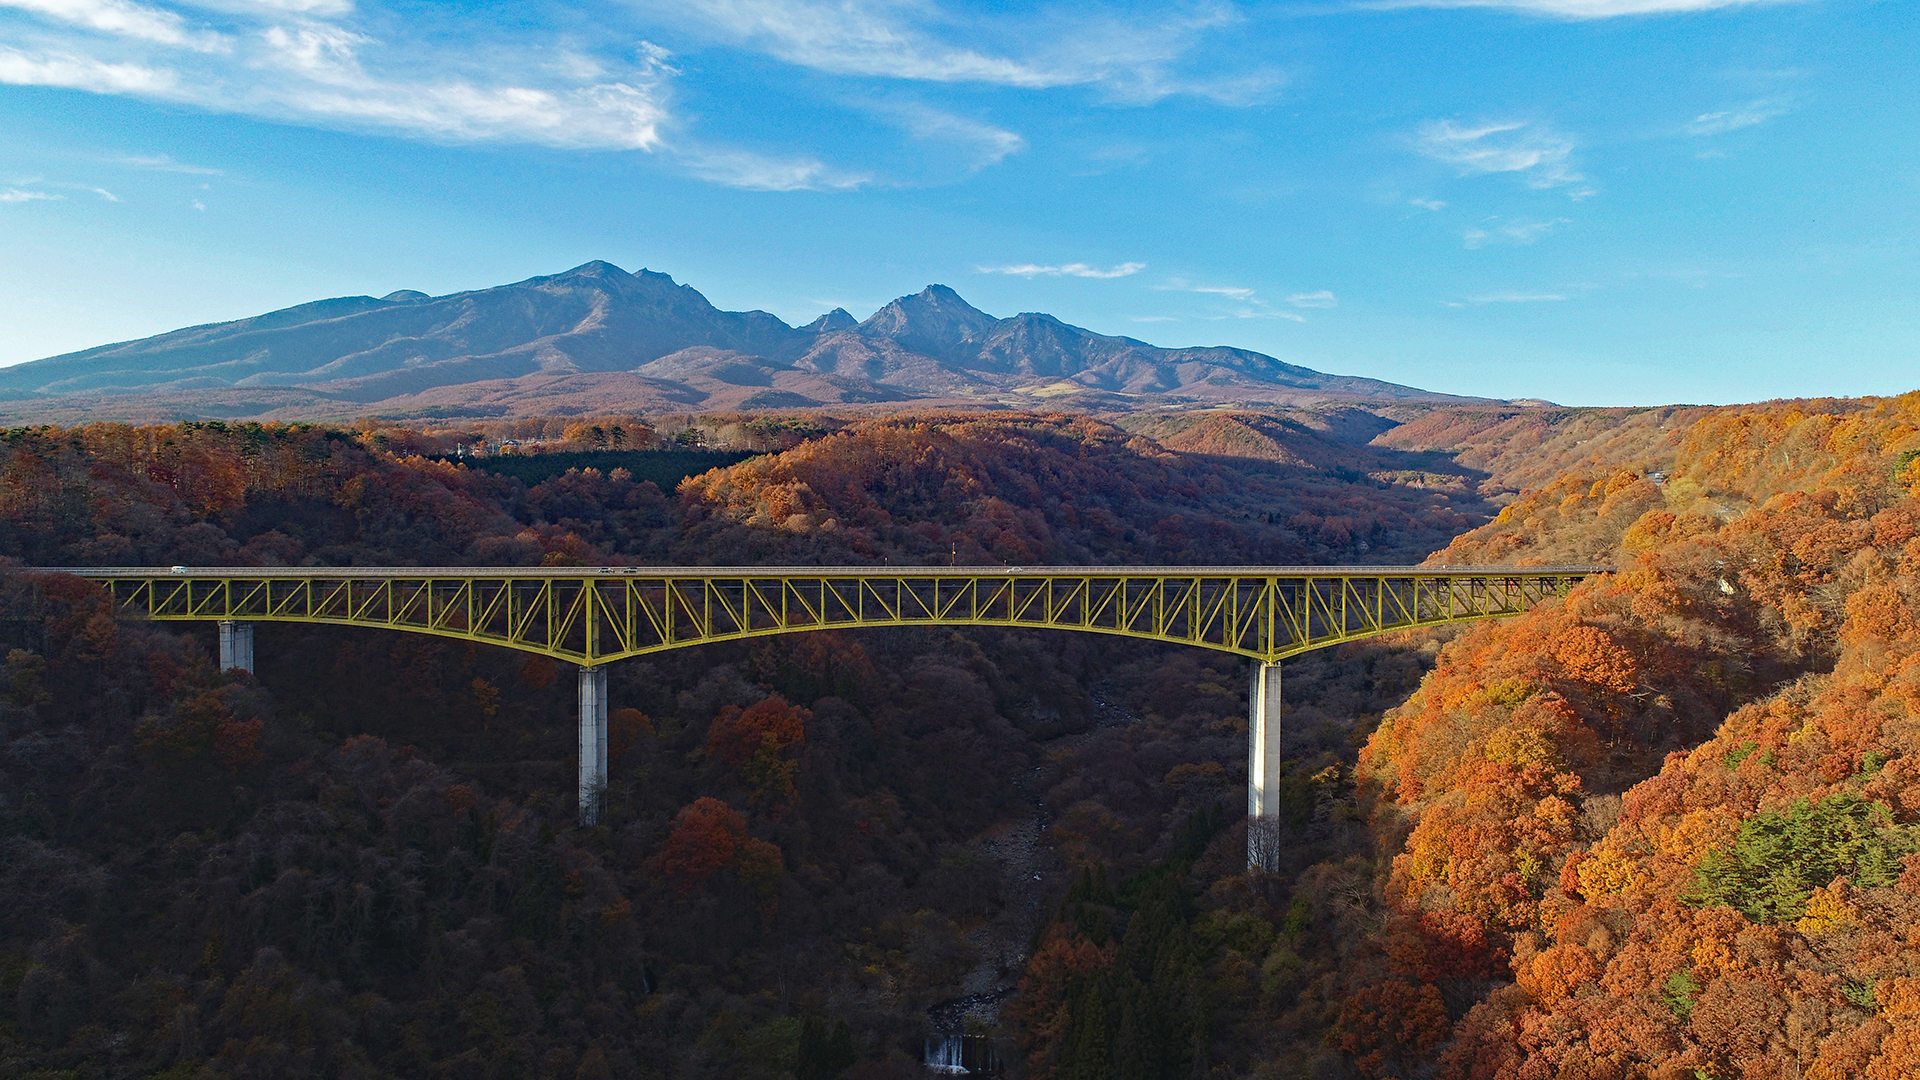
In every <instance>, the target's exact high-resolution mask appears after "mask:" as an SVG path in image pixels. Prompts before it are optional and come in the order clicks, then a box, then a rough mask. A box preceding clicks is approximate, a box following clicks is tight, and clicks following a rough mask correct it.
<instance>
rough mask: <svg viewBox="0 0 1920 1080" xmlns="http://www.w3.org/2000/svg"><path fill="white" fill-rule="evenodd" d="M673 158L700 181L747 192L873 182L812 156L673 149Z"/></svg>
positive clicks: (833, 188) (864, 175) (831, 188)
mask: <svg viewBox="0 0 1920 1080" xmlns="http://www.w3.org/2000/svg"><path fill="white" fill-rule="evenodd" d="M674 156H675V157H676V158H677V159H678V160H679V161H680V162H681V163H682V165H683V166H684V167H685V168H686V170H687V171H688V172H690V173H692V174H693V175H694V176H697V177H699V178H700V179H702V180H709V181H712V182H713V183H716V184H721V185H724V186H726V187H732V188H742V189H744V190H747V191H849V190H852V189H855V188H859V187H864V186H866V185H867V184H870V183H872V182H873V177H872V176H871V175H870V174H867V173H856V172H847V171H844V170H841V169H836V168H834V167H833V166H831V165H828V164H826V163H825V162H822V161H820V160H819V159H818V158H812V157H772V156H768V155H765V154H758V153H754V152H753V151H751V150H740V149H733V148H699V147H695V148H691V149H680V150H676V151H674Z"/></svg>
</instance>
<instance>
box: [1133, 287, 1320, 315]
mask: <svg viewBox="0 0 1920 1080" xmlns="http://www.w3.org/2000/svg"><path fill="white" fill-rule="evenodd" d="M1153 288H1154V289H1155V290H1157V291H1160V292H1190V293H1201V294H1204V295H1209V296H1220V297H1225V298H1226V299H1227V300H1229V301H1232V306H1231V307H1225V308H1223V309H1216V310H1220V311H1224V314H1216V315H1211V316H1199V317H1200V318H1216V319H1224V318H1234V319H1285V320H1287V321H1288V322H1306V321H1307V320H1306V317H1305V316H1303V315H1300V314H1298V313H1296V312H1292V311H1276V310H1275V309H1274V308H1273V306H1272V305H1271V304H1268V303H1267V302H1266V301H1265V300H1262V299H1260V298H1259V296H1257V295H1255V294H1256V293H1257V292H1258V290H1256V289H1250V288H1247V287H1246V286H1244V285H1195V284H1193V283H1192V282H1190V281H1188V280H1187V279H1185V278H1177V277H1176V278H1168V279H1167V280H1165V281H1163V282H1161V283H1160V284H1158V285H1155V286H1153ZM1296 295H1299V296H1304V297H1307V298H1308V299H1310V300H1314V299H1318V298H1319V297H1320V296H1321V295H1323V294H1322V293H1312V294H1308V293H1300V294H1296ZM1324 295H1325V296H1326V297H1327V298H1328V299H1329V300H1331V299H1332V297H1333V294H1332V293H1330V292H1329V293H1324ZM1289 301H1291V298H1289ZM1300 306H1301V307H1316V306H1330V305H1319V304H1312V303H1309V304H1302V305H1300Z"/></svg>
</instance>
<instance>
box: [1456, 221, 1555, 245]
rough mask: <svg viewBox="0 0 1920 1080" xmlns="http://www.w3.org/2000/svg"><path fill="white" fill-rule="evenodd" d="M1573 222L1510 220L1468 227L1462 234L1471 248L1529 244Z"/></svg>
mask: <svg viewBox="0 0 1920 1080" xmlns="http://www.w3.org/2000/svg"><path fill="white" fill-rule="evenodd" d="M1571 224H1573V219H1572V218H1554V219H1553V220H1551V221H1509V222H1506V223H1504V224H1490V225H1488V226H1487V227H1486V228H1484V229H1468V230H1467V231H1466V232H1465V233H1463V234H1461V235H1462V239H1463V240H1465V242H1466V245H1467V247H1469V248H1482V247H1487V246H1489V245H1492V244H1519V245H1527V244H1531V243H1533V242H1534V241H1536V240H1538V239H1540V238H1541V237H1543V236H1545V235H1547V234H1548V233H1551V232H1552V231H1554V230H1555V229H1557V228H1559V227H1560V226H1562V225H1571Z"/></svg>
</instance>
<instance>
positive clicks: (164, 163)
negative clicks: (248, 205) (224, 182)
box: [106, 154, 226, 176]
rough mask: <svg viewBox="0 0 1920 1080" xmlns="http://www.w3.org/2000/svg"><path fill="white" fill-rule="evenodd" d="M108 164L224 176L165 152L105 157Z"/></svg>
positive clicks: (157, 170) (193, 174)
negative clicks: (172, 156)
mask: <svg viewBox="0 0 1920 1080" xmlns="http://www.w3.org/2000/svg"><path fill="white" fill-rule="evenodd" d="M106 160H107V162H108V164H112V165H126V166H129V167H131V168H135V169H150V170H152V171H154V172H170V173H186V174H187V175H189V176H225V175H226V174H225V173H224V172H222V171H220V170H219V169H209V168H206V167H204V166H201V165H188V164H186V163H185V162H180V161H175V160H173V159H172V158H170V157H168V156H167V155H165V154H146V155H141V154H135V155H132V156H129V157H117V158H108V159H106Z"/></svg>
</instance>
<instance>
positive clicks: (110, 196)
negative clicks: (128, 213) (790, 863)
mask: <svg viewBox="0 0 1920 1080" xmlns="http://www.w3.org/2000/svg"><path fill="white" fill-rule="evenodd" d="M88 190H89V191H92V192H93V193H94V194H95V195H98V196H100V197H101V198H103V199H105V200H107V201H108V202H119V201H120V196H118V195H115V194H114V193H113V192H111V191H108V190H107V189H106V188H103V187H97V188H89V189H88Z"/></svg>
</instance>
